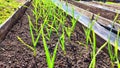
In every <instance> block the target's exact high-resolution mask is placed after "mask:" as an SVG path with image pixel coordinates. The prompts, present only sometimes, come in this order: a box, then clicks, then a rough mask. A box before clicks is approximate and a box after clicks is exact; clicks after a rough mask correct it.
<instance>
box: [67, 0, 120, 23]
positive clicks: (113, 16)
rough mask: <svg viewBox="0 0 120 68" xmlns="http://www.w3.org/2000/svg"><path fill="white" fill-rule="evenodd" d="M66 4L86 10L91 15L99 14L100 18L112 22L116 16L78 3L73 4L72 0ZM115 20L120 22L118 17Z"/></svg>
mask: <svg viewBox="0 0 120 68" xmlns="http://www.w3.org/2000/svg"><path fill="white" fill-rule="evenodd" d="M67 2H68V3H70V4H73V5H75V6H77V7H80V8H83V9H85V10H88V11H90V12H92V13H95V14H100V16H102V17H104V18H107V19H109V20H112V21H113V20H114V18H115V16H116V13H114V12H111V11H108V10H104V9H100V8H96V7H93V6H88V5H85V4H82V3H80V2H75V1H72V0H68V1H67ZM117 20H120V15H119V16H118V19H117Z"/></svg>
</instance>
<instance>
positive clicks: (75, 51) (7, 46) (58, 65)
mask: <svg viewBox="0 0 120 68" xmlns="http://www.w3.org/2000/svg"><path fill="white" fill-rule="evenodd" d="M26 13H28V14H29V15H30V16H31V17H33V15H32V12H31V11H30V10H29V9H28V10H27V11H26ZM41 23H42V21H41ZM68 23H69V18H68ZM79 27H81V25H80V24H79V22H78V23H77V26H76V28H75V31H74V33H73V34H72V36H71V41H68V40H67V38H66V43H65V47H66V55H64V54H63V52H62V50H61V47H60V46H59V48H58V52H57V56H56V60H55V68H88V66H89V64H90V61H91V55H90V54H91V47H90V45H88V49H86V47H85V46H82V45H79V44H78V43H76V41H80V42H83V43H85V36H84V33H82V32H81V30H80V29H79ZM17 36H19V37H21V38H22V39H23V40H24V41H25V42H26V43H28V44H30V45H32V42H31V37H30V34H29V23H28V18H27V15H26V14H24V16H23V17H22V18H21V19H20V20H19V21H18V22H16V24H15V26H13V28H12V29H11V30H10V31H9V33H8V34H7V36H6V38H5V40H4V41H2V43H0V68H47V64H46V60H45V58H46V57H45V53H44V47H43V43H42V40H40V42H39V43H38V45H37V50H38V51H37V56H36V57H33V53H32V51H31V50H30V49H28V48H27V47H26V46H25V45H23V44H22V43H21V42H20V41H18V39H17ZM56 42H57V41H56V35H55V34H54V33H53V35H52V37H51V40H50V41H47V44H48V47H49V50H50V52H51V53H52V52H53V49H54V47H55V44H56ZM110 67H111V64H110V59H109V57H108V55H107V54H106V53H105V52H103V51H101V52H100V53H99V54H98V55H97V62H96V68H110Z"/></svg>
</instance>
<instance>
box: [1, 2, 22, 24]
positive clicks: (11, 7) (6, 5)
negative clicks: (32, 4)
mask: <svg viewBox="0 0 120 68" xmlns="http://www.w3.org/2000/svg"><path fill="white" fill-rule="evenodd" d="M20 5H21V3H18V2H17V1H16V0H0V24H2V23H3V22H4V21H5V20H6V19H7V18H9V17H10V15H12V14H13V13H14V11H15V10H16V9H17V8H18V7H19V6H20Z"/></svg>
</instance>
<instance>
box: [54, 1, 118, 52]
mask: <svg viewBox="0 0 120 68" xmlns="http://www.w3.org/2000/svg"><path fill="white" fill-rule="evenodd" d="M52 2H53V3H55V5H56V6H58V7H59V6H62V7H59V8H60V9H62V10H63V11H65V12H67V14H68V15H70V16H72V14H73V13H72V10H73V9H74V8H71V7H72V6H70V5H69V4H68V3H66V2H64V1H60V0H52ZM79 16H80V17H79ZM78 17H79V19H78ZM74 18H75V19H78V21H79V22H80V24H81V25H83V26H84V27H86V28H88V27H89V24H90V22H91V19H90V18H89V17H87V16H86V15H84V14H82V13H80V12H78V11H76V10H75V9H74ZM92 29H93V30H94V32H95V34H96V35H97V45H98V47H100V46H101V45H102V44H103V43H104V42H105V41H108V39H109V36H110V44H112V45H113V47H114V42H115V39H116V38H117V35H116V34H115V33H113V32H110V31H109V30H107V29H106V28H104V27H103V26H101V25H100V24H98V22H95V24H94V26H93V28H92ZM81 30H82V29H81ZM118 42H119V43H118V49H119V50H120V39H119V40H118Z"/></svg>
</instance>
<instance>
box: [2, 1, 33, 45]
mask: <svg viewBox="0 0 120 68" xmlns="http://www.w3.org/2000/svg"><path fill="white" fill-rule="evenodd" d="M30 3H31V0H28V1H26V2H25V3H24V4H23V5H22V6H20V7H19V8H18V9H17V10H16V11H15V12H14V13H13V14H12V15H11V16H10V17H9V18H8V19H7V20H6V21H5V22H4V23H2V24H1V25H0V43H1V42H2V41H3V40H4V39H5V36H6V35H7V33H8V32H9V31H10V29H11V28H12V27H13V25H14V24H16V22H17V21H18V20H19V19H20V18H21V17H22V16H23V15H24V13H25V11H26V9H27V6H29V5H30ZM25 6H26V7H25Z"/></svg>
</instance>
